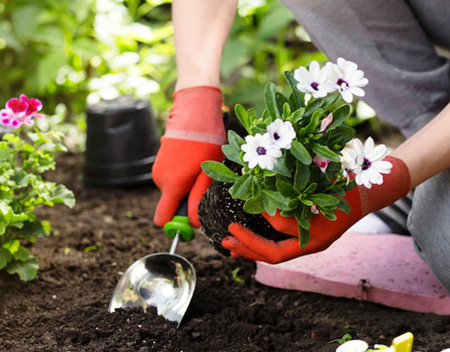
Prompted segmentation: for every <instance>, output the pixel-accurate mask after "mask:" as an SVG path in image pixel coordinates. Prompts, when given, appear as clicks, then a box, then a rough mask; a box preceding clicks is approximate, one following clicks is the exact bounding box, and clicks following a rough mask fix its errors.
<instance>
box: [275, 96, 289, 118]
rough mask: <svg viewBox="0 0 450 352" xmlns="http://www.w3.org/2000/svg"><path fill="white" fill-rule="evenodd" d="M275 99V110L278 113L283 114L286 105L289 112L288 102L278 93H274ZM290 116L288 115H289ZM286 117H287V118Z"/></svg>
mask: <svg viewBox="0 0 450 352" xmlns="http://www.w3.org/2000/svg"><path fill="white" fill-rule="evenodd" d="M275 99H276V100H277V108H278V109H277V110H278V111H279V112H280V111H281V112H282V113H283V114H284V109H285V108H284V106H285V105H287V106H288V107H289V110H290V103H289V100H288V99H287V98H286V97H285V96H284V95H283V94H281V93H280V92H276V93H275ZM289 115H290V114H289ZM289 115H287V116H289Z"/></svg>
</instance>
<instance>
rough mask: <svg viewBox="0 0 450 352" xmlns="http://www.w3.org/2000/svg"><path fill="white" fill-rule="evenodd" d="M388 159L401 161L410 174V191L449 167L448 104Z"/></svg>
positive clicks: (449, 113) (449, 108) (449, 116)
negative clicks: (392, 158) (392, 157)
mask: <svg viewBox="0 0 450 352" xmlns="http://www.w3.org/2000/svg"><path fill="white" fill-rule="evenodd" d="M391 155H392V156H394V157H396V158H399V159H401V160H403V161H404V162H405V164H406V166H407V167H408V170H409V173H410V175H411V188H414V187H416V186H417V185H419V184H421V183H422V182H424V181H426V180H427V179H429V178H430V177H432V176H434V175H436V174H437V173H439V172H441V171H443V170H445V169H447V168H449V167H450V104H449V105H447V107H446V108H445V109H444V110H442V111H441V112H440V113H439V114H438V115H437V116H436V117H435V118H434V119H433V120H431V121H430V122H429V123H428V124H427V125H426V126H424V127H423V128H422V129H421V130H420V131H418V132H417V133H416V134H415V135H413V136H412V137H411V138H409V139H407V140H406V141H405V142H403V143H402V144H401V145H400V146H399V147H398V148H397V149H395V150H394V151H393V152H392V154H391Z"/></svg>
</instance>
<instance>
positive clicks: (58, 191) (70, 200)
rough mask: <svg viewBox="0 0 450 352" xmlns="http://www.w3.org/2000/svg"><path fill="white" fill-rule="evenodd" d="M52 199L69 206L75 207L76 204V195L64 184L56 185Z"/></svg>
mask: <svg viewBox="0 0 450 352" xmlns="http://www.w3.org/2000/svg"><path fill="white" fill-rule="evenodd" d="M50 200H51V201H52V202H54V203H63V204H64V205H67V206H68V207H69V208H73V207H74V206H75V195H74V194H73V192H72V191H71V190H69V189H67V188H66V186H64V185H57V186H56V187H55V190H54V191H53V194H52V195H51V198H50Z"/></svg>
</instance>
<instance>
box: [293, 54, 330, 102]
mask: <svg viewBox="0 0 450 352" xmlns="http://www.w3.org/2000/svg"><path fill="white" fill-rule="evenodd" d="M294 78H295V79H296V81H297V82H298V84H297V89H298V90H299V91H300V92H303V93H310V94H311V95H312V96H313V98H323V97H326V96H327V94H328V93H330V92H333V91H335V90H336V87H335V86H334V84H333V83H332V82H330V81H329V80H328V77H327V74H326V70H324V69H321V68H320V66H319V63H318V62H317V61H312V62H311V64H310V65H309V70H307V69H306V68H305V67H303V66H300V67H299V68H298V69H296V70H295V71H294Z"/></svg>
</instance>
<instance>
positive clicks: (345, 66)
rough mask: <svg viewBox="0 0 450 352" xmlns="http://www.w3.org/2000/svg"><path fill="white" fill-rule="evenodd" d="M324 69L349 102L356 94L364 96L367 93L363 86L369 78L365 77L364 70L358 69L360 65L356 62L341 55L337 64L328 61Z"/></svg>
mask: <svg viewBox="0 0 450 352" xmlns="http://www.w3.org/2000/svg"><path fill="white" fill-rule="evenodd" d="M324 71H325V73H326V76H327V77H328V79H329V80H330V81H331V82H332V83H333V84H334V87H335V89H337V90H338V91H339V93H340V94H341V96H342V99H344V100H345V101H346V102H347V103H351V102H352V101H353V96H354V95H355V96H357V97H363V96H364V95H365V94H366V93H365V92H364V90H362V89H361V87H365V86H366V85H367V84H368V83H369V80H368V79H367V78H365V77H364V72H363V71H361V70H358V65H357V64H355V63H354V62H352V61H347V60H345V59H343V58H341V57H340V58H338V59H337V64H333V63H331V62H328V63H327V64H326V65H325V67H324Z"/></svg>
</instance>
